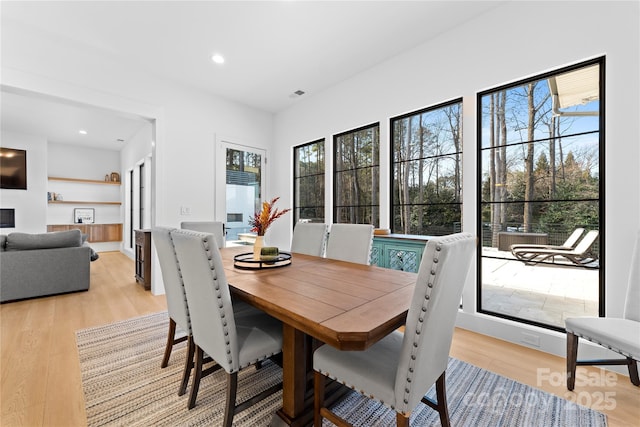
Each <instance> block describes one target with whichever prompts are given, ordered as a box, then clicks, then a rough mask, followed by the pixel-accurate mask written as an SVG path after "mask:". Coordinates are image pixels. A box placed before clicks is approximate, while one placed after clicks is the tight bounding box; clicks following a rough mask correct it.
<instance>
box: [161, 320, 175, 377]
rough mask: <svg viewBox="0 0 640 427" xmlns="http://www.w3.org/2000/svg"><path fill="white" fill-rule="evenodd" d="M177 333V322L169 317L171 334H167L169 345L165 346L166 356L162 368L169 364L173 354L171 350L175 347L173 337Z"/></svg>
mask: <svg viewBox="0 0 640 427" xmlns="http://www.w3.org/2000/svg"><path fill="white" fill-rule="evenodd" d="M175 334H176V322H175V321H174V320H173V319H171V318H169V334H168V335H167V345H166V347H165V348H164V357H163V358H162V363H161V364H160V367H161V368H166V367H167V365H168V364H169V357H170V356H171V350H172V349H173V338H174V336H175Z"/></svg>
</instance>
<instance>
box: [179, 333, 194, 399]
mask: <svg viewBox="0 0 640 427" xmlns="http://www.w3.org/2000/svg"><path fill="white" fill-rule="evenodd" d="M194 347H195V345H194V343H193V335H189V338H187V357H186V360H185V361H184V371H183V372H182V383H181V384H180V388H179V389H178V396H182V395H183V394H185V393H186V392H187V385H188V384H189V377H190V376H191V369H193V356H194V353H195V351H194Z"/></svg>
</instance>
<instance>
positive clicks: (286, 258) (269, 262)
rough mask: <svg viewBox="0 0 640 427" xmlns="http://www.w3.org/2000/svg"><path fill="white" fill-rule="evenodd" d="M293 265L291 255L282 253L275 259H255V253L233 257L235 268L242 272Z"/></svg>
mask: <svg viewBox="0 0 640 427" xmlns="http://www.w3.org/2000/svg"><path fill="white" fill-rule="evenodd" d="M287 265H291V254H290V253H288V252H280V253H279V254H278V256H276V257H274V258H273V259H253V252H246V253H242V254H239V255H236V256H234V257H233V266H234V267H235V268H239V269H240V270H262V269H265V268H278V267H286V266H287Z"/></svg>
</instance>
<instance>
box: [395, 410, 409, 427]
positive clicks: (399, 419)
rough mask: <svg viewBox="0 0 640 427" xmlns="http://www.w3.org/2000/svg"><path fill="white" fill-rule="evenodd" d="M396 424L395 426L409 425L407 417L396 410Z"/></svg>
mask: <svg viewBox="0 0 640 427" xmlns="http://www.w3.org/2000/svg"><path fill="white" fill-rule="evenodd" d="M396 426H397V427H409V417H408V416H407V415H405V414H401V413H400V412H396Z"/></svg>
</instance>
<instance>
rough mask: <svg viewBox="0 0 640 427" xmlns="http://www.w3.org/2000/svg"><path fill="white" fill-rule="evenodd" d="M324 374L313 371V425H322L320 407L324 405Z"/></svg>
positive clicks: (315, 426)
mask: <svg viewBox="0 0 640 427" xmlns="http://www.w3.org/2000/svg"><path fill="white" fill-rule="evenodd" d="M324 378H325V377H324V375H322V374H321V373H320V372H318V371H314V372H313V426H314V427H322V415H321V414H320V409H321V408H322V407H323V406H324V381H325V379H324Z"/></svg>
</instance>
